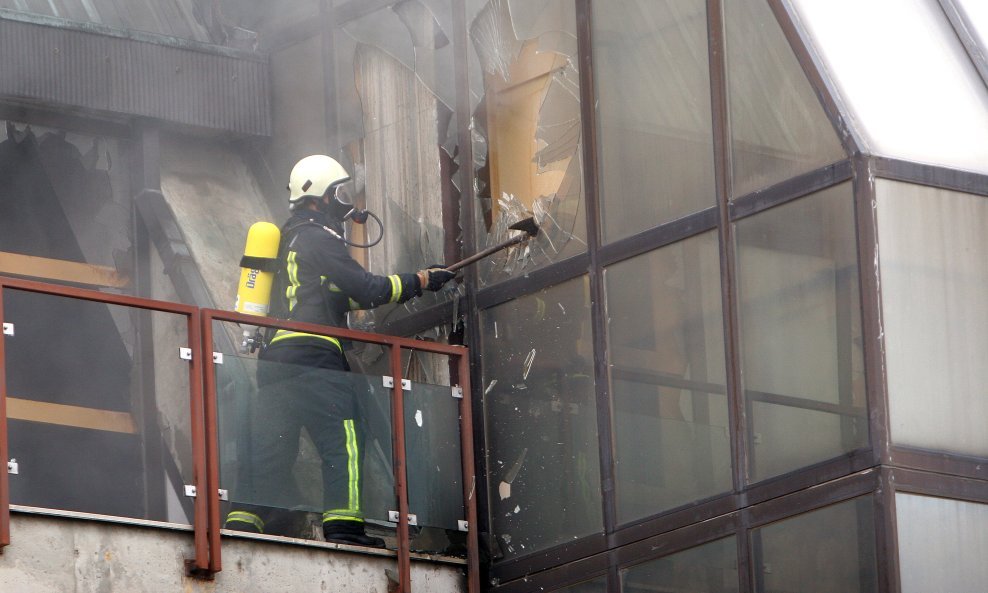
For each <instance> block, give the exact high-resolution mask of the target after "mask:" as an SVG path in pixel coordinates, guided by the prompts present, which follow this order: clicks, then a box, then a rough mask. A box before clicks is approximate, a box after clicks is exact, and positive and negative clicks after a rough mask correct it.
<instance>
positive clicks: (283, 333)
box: [268, 329, 343, 352]
mask: <svg viewBox="0 0 988 593" xmlns="http://www.w3.org/2000/svg"><path fill="white" fill-rule="evenodd" d="M289 338H319V339H320V340H326V341H327V342H329V343H330V344H333V345H334V346H336V347H337V348H339V349H340V352H343V346H342V345H340V341H339V340H337V339H336V338H333V337H330V336H320V335H318V334H307V333H303V332H293V331H288V330H287V329H279V330H278V332H277V333H275V335H274V338H272V339H271V341H270V342H268V343H269V344H274V343H276V342H280V341H281V340H287V339H289Z"/></svg>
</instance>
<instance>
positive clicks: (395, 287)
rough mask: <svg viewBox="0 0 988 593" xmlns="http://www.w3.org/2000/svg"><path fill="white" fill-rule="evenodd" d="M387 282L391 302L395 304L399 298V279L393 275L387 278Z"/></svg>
mask: <svg viewBox="0 0 988 593" xmlns="http://www.w3.org/2000/svg"><path fill="white" fill-rule="evenodd" d="M388 280H390V281H391V302H392V303H396V302H398V299H400V298H401V292H402V290H401V278H399V277H398V275H397V274H394V275H391V276H388Z"/></svg>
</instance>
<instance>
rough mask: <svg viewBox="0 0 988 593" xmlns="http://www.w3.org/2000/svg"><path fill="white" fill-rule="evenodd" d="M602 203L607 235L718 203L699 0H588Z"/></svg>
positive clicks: (619, 235) (642, 227)
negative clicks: (590, 1)
mask: <svg viewBox="0 0 988 593" xmlns="http://www.w3.org/2000/svg"><path fill="white" fill-rule="evenodd" d="M593 17H594V18H593V23H594V31H593V43H594V47H593V52H594V74H595V76H596V80H595V88H596V91H597V105H596V107H597V112H598V133H599V147H598V158H599V159H600V194H601V195H600V204H601V205H600V209H601V213H600V214H601V225H602V229H601V230H602V233H603V238H604V240H605V241H608V242H610V241H614V240H617V239H622V238H624V237H628V236H631V235H634V234H636V233H638V232H641V231H645V230H647V229H650V228H653V227H656V226H658V225H660V224H662V223H665V222H669V221H671V220H675V219H677V218H680V217H682V216H684V215H687V214H691V213H693V212H698V211H700V210H703V209H705V208H709V207H712V206H714V204H715V187H714V161H713V158H714V157H713V133H712V131H711V130H712V128H711V111H710V82H709V75H708V71H709V67H710V65H709V61H708V59H707V11H706V2H704V1H703V0H688V1H685V2H681V1H673V0H659V1H654V0H622V1H620V2H599V3H594V13H593Z"/></svg>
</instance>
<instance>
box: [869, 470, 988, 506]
mask: <svg viewBox="0 0 988 593" xmlns="http://www.w3.org/2000/svg"><path fill="white" fill-rule="evenodd" d="M886 469H887V470H888V472H889V473H890V475H891V476H892V478H893V479H892V482H893V483H894V484H895V490H896V492H908V493H910V494H919V495H923V496H935V497H938V498H948V499H951V500H962V501H966V502H973V503H977V504H988V482H986V481H984V480H978V479H974V478H967V477H961V476H947V475H944V474H938V473H934V472H929V471H925V470H918V469H906V468H901V467H891V468H886Z"/></svg>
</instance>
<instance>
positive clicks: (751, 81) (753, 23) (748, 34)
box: [724, 0, 844, 196]
mask: <svg viewBox="0 0 988 593" xmlns="http://www.w3.org/2000/svg"><path fill="white" fill-rule="evenodd" d="M724 20H725V22H726V25H727V79H728V93H729V105H730V110H731V155H732V159H731V164H732V167H733V175H734V178H733V184H732V194H733V195H734V196H742V195H744V194H747V193H750V192H753V191H755V190H759V189H763V188H765V187H768V186H770V185H772V184H775V183H778V182H780V181H784V180H786V179H788V178H790V177H794V176H796V175H799V174H801V173H807V172H809V171H812V170H814V169H817V168H819V167H822V166H824V165H829V164H830V163H833V162H835V161H837V160H840V159H841V158H843V157H844V149H843V148H842V147H841V144H840V141H839V140H838V138H837V134H836V133H835V132H834V128H833V126H832V125H831V124H830V120H829V119H827V115H826V114H825V113H824V111H823V107H822V106H821V105H820V101H819V100H818V99H817V97H816V95H815V94H814V92H813V88H812V87H811V86H810V83H809V81H808V80H806V76H805V75H804V74H803V70H802V68H801V67H800V65H799V62H798V61H796V56H795V55H794V54H793V53H792V49H791V48H790V47H789V42H788V41H786V38H785V36H784V35H783V33H782V29H781V28H780V27H779V24H778V21H776V19H775V16H774V15H773V14H772V11H771V9H770V8H769V6H768V3H767V2H765V0H728V1H727V2H725V3H724Z"/></svg>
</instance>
